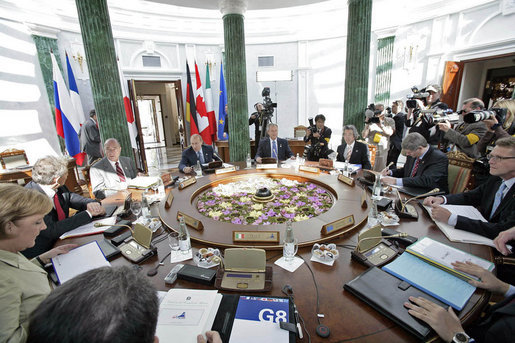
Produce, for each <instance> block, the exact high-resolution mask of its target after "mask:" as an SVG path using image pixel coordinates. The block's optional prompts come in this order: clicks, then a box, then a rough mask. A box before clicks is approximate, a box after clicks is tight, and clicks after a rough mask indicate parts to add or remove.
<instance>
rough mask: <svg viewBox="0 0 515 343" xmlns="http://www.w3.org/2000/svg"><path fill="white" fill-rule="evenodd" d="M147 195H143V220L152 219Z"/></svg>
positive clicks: (145, 193)
mask: <svg viewBox="0 0 515 343" xmlns="http://www.w3.org/2000/svg"><path fill="white" fill-rule="evenodd" d="M147 195H148V194H147V192H144V193H143V194H142V195H141V215H142V216H143V218H148V217H150V204H149V203H148V199H147Z"/></svg>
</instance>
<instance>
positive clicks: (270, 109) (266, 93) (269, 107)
mask: <svg viewBox="0 0 515 343" xmlns="http://www.w3.org/2000/svg"><path fill="white" fill-rule="evenodd" d="M261 96H262V97H263V106H264V108H265V109H264V110H263V112H264V113H265V114H266V115H267V117H268V118H271V117H272V115H273V113H274V108H276V107H277V103H276V102H273V101H272V99H270V87H265V88H263V91H262V92H261Z"/></svg>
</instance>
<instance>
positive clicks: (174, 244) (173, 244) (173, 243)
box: [168, 231, 179, 252]
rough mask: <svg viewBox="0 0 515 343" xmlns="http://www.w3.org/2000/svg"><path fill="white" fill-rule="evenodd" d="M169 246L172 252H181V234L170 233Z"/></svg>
mask: <svg viewBox="0 0 515 343" xmlns="http://www.w3.org/2000/svg"><path fill="white" fill-rule="evenodd" d="M168 245H169V246H170V248H171V249H172V251H174V252H177V251H179V233H178V232H175V231H173V232H170V233H169V234H168Z"/></svg>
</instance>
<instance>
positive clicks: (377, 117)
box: [361, 104, 395, 171]
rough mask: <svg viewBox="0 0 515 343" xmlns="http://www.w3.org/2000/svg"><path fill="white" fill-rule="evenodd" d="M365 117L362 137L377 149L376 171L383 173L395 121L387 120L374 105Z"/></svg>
mask: <svg viewBox="0 0 515 343" xmlns="http://www.w3.org/2000/svg"><path fill="white" fill-rule="evenodd" d="M365 117H366V118H365V128H364V129H363V131H362V132H361V136H363V138H365V140H366V141H367V142H368V143H369V144H373V145H375V146H376V147H377V152H376V159H375V163H374V170H375V171H381V170H383V169H384V168H385V167H386V155H387V153H388V141H389V138H390V136H391V135H392V134H393V132H394V130H395V121H394V120H393V119H392V118H385V116H384V114H383V113H381V112H380V111H379V110H378V109H376V107H375V106H374V105H373V104H371V105H370V106H369V107H368V109H367V110H366V111H365Z"/></svg>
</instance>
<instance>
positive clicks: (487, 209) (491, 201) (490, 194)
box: [424, 137, 515, 239]
mask: <svg viewBox="0 0 515 343" xmlns="http://www.w3.org/2000/svg"><path fill="white" fill-rule="evenodd" d="M488 156H489V162H490V175H492V176H491V177H490V178H489V179H488V180H487V181H486V182H485V183H483V184H481V185H479V186H478V187H477V188H475V189H473V190H471V191H470V192H465V193H460V194H450V195H447V196H445V197H443V196H439V197H428V198H426V199H425V200H424V204H425V205H430V206H432V216H433V218H434V219H435V220H438V221H441V222H444V223H448V224H449V225H451V226H454V227H455V228H456V229H460V230H465V231H469V232H473V233H477V234H479V235H482V236H485V237H488V238H492V239H493V238H495V237H496V236H497V235H498V234H499V233H500V232H501V231H504V230H507V229H509V228H511V227H513V226H515V187H514V186H513V184H514V183H515V137H506V138H501V139H499V140H498V141H497V142H496V146H495V148H494V150H492V153H491V154H490V155H488ZM441 204H452V205H470V206H474V207H476V208H478V210H479V212H481V214H482V215H483V217H485V218H486V219H487V222H483V221H481V220H475V219H470V218H467V217H465V216H461V215H456V214H454V213H451V212H450V211H449V210H447V209H445V208H443V207H441V206H440V205H441Z"/></svg>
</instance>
